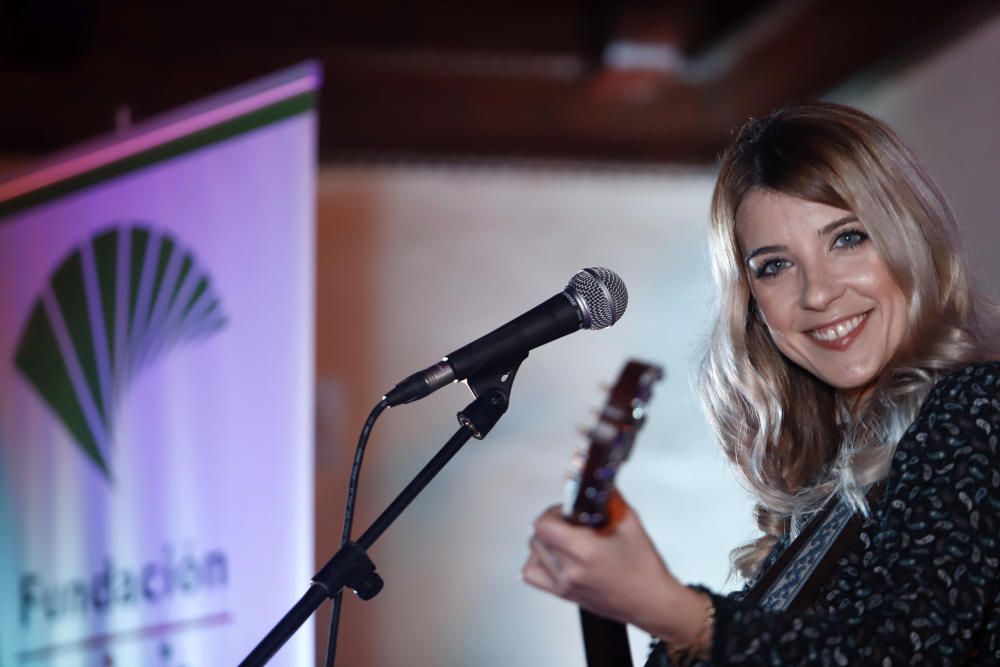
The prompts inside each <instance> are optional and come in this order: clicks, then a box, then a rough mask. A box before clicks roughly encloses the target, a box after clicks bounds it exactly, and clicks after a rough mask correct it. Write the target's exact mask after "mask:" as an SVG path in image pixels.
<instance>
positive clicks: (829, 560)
mask: <svg viewBox="0 0 1000 667" xmlns="http://www.w3.org/2000/svg"><path fill="white" fill-rule="evenodd" d="M881 486H882V485H881V484H876V485H874V486H873V487H872V488H871V489H870V490H869V492H868V502H869V503H870V504H871V503H874V501H875V499H876V498H877V497H878V494H879V492H880V491H881ZM861 522H862V519H861V517H860V516H859V515H858V513H857V512H855V511H854V509H853V508H852V507H851V506H850V505H849V504H848V503H847V502H846V501H845V500H843V499H838V500H837V501H836V502H831V503H828V504H827V506H826V507H824V508H823V509H822V510H821V511H820V513H819V514H818V515H817V516H815V517H813V520H812V521H810V522H809V523H808V524H807V525H806V527H805V528H804V529H803V530H802V532H801V533H799V535H798V536H797V537H796V538H795V540H793V541H792V543H791V544H790V545H789V546H788V548H787V549H785V551H784V552H782V554H781V556H779V557H778V559H777V560H776V561H775V562H774V564H773V565H771V567H769V568H768V569H767V571H766V572H765V573H764V574H763V575H762V576H761V578H760V579H759V580H758V581H757V582H756V583H755V584H754V585H753V587H752V588H751V589H750V591H749V592H748V593H747V594H746V595H745V596H744V597H743V600H744V601H746V602H749V603H751V604H756V605H758V606H760V607H761V608H763V609H767V610H769V611H780V610H782V609H796V610H799V611H802V610H805V609H808V608H809V606H810V605H811V604H812V603H813V601H814V600H815V599H816V596H817V595H818V594H819V591H820V589H821V588H822V587H823V585H824V584H825V583H826V582H827V581H829V579H830V575H831V574H832V573H833V571H834V569H835V567H836V565H837V561H838V560H839V559H840V556H841V555H842V554H843V553H844V550H845V549H847V547H848V546H849V545H850V544H851V543H852V542H854V541H855V540H856V539H857V536H858V531H859V530H860V528H861Z"/></svg>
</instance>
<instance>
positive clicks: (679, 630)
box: [645, 582, 715, 665]
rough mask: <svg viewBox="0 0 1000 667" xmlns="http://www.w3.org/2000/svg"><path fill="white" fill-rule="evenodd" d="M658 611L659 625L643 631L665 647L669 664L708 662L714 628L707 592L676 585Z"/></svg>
mask: <svg viewBox="0 0 1000 667" xmlns="http://www.w3.org/2000/svg"><path fill="white" fill-rule="evenodd" d="M660 609H661V610H663V611H662V616H661V617H660V619H659V620H658V622H657V623H656V624H655V625H654V626H653V627H651V628H645V629H646V630H647V631H649V632H650V634H652V635H654V636H656V637H659V638H660V639H661V640H662V641H663V643H664V644H666V646H667V649H668V653H669V654H670V656H671V662H672V663H673V664H680V665H684V664H688V663H689V662H690V661H692V660H694V659H698V660H704V659H708V658H709V657H710V653H711V648H712V634H713V631H714V628H715V605H714V604H713V603H712V598H711V597H710V596H709V595H708V593H706V592H704V591H702V590H698V589H696V588H692V587H689V586H684V585H683V584H681V583H680V582H677V583H676V587H675V588H674V590H673V591H672V593H671V595H669V596H667V598H666V599H665V600H663V604H662V605H661V607H660Z"/></svg>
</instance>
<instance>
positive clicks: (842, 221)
mask: <svg viewBox="0 0 1000 667" xmlns="http://www.w3.org/2000/svg"><path fill="white" fill-rule="evenodd" d="M857 221H858V216H856V215H854V214H853V213H848V214H847V215H845V216H844V217H843V218H837V219H836V220H834V221H833V222H830V223H827V224H825V225H823V226H822V227H821V228H820V229H819V230H818V231H817V232H816V235H817V236H820V237H823V236H826V235H827V234H829V233H830V232H832V231H833V230H835V229H837V228H838V227H843V226H844V225H846V224H849V223H852V222H857ZM787 249H788V246H784V245H765V246H761V247H759V248H757V249H756V250H754V251H753V252H751V253H750V254H749V255H747V256H746V257H744V258H743V261H744V262H745V263H746V264H749V263H750V260H751V259H753V258H754V257H756V256H757V255H765V254H767V253H769V252H781V251H782V250H787Z"/></svg>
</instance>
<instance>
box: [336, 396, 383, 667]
mask: <svg viewBox="0 0 1000 667" xmlns="http://www.w3.org/2000/svg"><path fill="white" fill-rule="evenodd" d="M388 407H389V402H388V401H387V400H386V399H385V398H383V399H382V400H381V401H379V402H378V404H376V405H375V407H374V408H372V411H371V413H369V415H368V419H367V420H365V425H364V426H363V427H362V428H361V435H360V436H358V446H357V447H356V448H355V450H354V464H353V465H352V466H351V479H350V481H349V482H348V483H347V502H346V503H345V504H344V530H343V532H342V533H341V537H340V546H341V548H343V547H344V545H346V544H347V543H348V542H350V541H351V527H352V525H353V524H354V505H355V502H356V500H357V497H358V479H359V477H360V476H361V462H362V460H363V459H364V457H365V447H366V446H367V444H368V436H370V435H371V432H372V429H373V428H374V427H375V421H376V420H377V419H378V418H379V415H381V414H382V413H383V412H384V411H385V409H386V408H388ZM343 595H344V591H343V589H341V590H339V591H337V594H336V595H335V596H334V597H333V608H332V609H331V610H330V634H329V637H328V639H327V644H326V667H333V661H334V659H335V657H336V654H337V630H338V628H339V626H340V608H341V605H342V604H343Z"/></svg>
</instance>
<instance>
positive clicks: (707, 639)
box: [667, 590, 715, 667]
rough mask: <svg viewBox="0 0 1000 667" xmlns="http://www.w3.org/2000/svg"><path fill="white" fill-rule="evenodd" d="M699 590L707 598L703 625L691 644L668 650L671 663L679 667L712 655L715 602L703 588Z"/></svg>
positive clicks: (685, 666)
mask: <svg viewBox="0 0 1000 667" xmlns="http://www.w3.org/2000/svg"><path fill="white" fill-rule="evenodd" d="M698 592H700V593H701V594H702V596H703V597H704V598H705V615H704V617H703V618H702V620H701V625H700V626H699V627H698V632H697V633H696V634H695V636H694V639H692V640H691V643H690V644H688V645H686V646H677V647H674V648H669V649H668V650H667V656H668V657H669V658H670V664H671V665H676V666H677V667H688V666H689V665H692V664H694V662H695V661H696V660H702V659H706V658H708V657H710V653H711V648H712V647H711V645H712V630H714V629H715V604H714V603H713V602H712V598H710V597H709V596H708V594H707V593H705V592H704V591H701V590H699V591H698Z"/></svg>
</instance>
